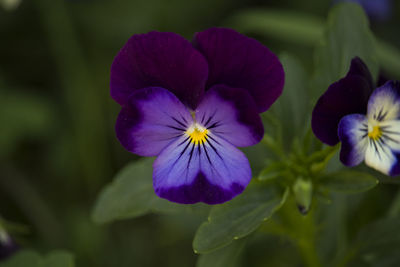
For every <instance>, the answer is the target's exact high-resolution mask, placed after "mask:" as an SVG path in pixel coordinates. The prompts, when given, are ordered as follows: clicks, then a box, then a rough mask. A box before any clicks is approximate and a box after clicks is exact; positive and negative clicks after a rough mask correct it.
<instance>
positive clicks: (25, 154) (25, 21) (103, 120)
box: [0, 0, 400, 267]
mask: <svg viewBox="0 0 400 267" xmlns="http://www.w3.org/2000/svg"><path fill="white" fill-rule="evenodd" d="M331 5H332V3H331V1H328V0H324V1H321V0H303V1H289V0H281V1H272V0H271V1H268V0H203V1H185V0H146V1H138V0H113V1H112V0H69V1H67V0H34V1H33V0H22V1H21V3H20V5H18V6H16V7H15V8H14V9H6V8H2V7H1V6H0V123H1V130H0V215H1V216H2V217H4V218H5V219H6V220H8V221H10V222H13V223H18V224H21V225H22V227H16V228H17V230H15V231H11V232H10V234H11V235H12V236H13V238H14V239H15V240H16V241H17V243H18V244H19V245H20V246H21V247H23V248H32V249H34V250H37V251H39V252H41V253H47V252H49V251H52V250H54V249H65V250H68V251H70V252H72V253H73V254H74V255H75V258H76V263H77V266H85V267H90V266H96V267H102V266H104V267H106V266H118V267H125V266H171V267H172V266H173V267H178V266H194V265H195V262H196V257H197V256H196V255H195V254H194V253H193V250H192V245H191V244H192V239H193V236H194V233H195V231H196V229H197V227H198V226H199V224H200V223H201V222H202V221H204V220H205V219H206V217H207V213H206V212H205V211H200V212H196V213H184V214H177V215H152V214H150V215H146V216H144V217H141V218H137V219H131V220H125V221H121V222H117V223H113V224H111V225H104V226H98V225H95V224H94V223H93V222H92V221H91V217H90V213H91V210H92V208H93V205H94V203H95V200H96V196H97V195H98V193H99V191H100V190H101V188H102V187H103V186H104V185H105V184H107V183H109V182H111V181H112V178H113V176H114V175H115V173H116V172H117V171H118V170H119V169H121V168H122V167H123V166H124V165H126V164H127V163H128V162H130V161H132V160H136V159H137V156H135V155H133V154H130V153H128V152H127V151H125V150H124V149H123V147H122V146H121V145H120V144H119V143H118V141H117V139H116V138H115V134H114V122H115V119H116V116H117V114H118V111H119V108H120V107H119V106H118V105H117V104H116V103H115V102H113V101H112V99H111V98H110V97H109V74H110V73H109V70H110V66H111V63H112V60H113V58H114V56H115V55H116V54H117V52H118V51H119V49H120V48H121V47H122V46H123V45H124V43H125V42H126V41H127V39H128V38H129V37H130V36H131V35H133V34H135V33H144V32H148V31H151V30H159V31H172V32H176V33H179V34H181V35H183V36H185V37H186V38H188V39H191V37H192V36H193V34H194V33H195V32H197V31H201V30H204V29H206V28H208V27H212V26H232V27H236V26H237V25H236V26H235V25H234V24H230V23H231V21H232V18H233V17H234V16H236V15H238V14H241V13H242V12H244V11H245V10H247V9H249V8H251V9H252V10H254V9H256V10H267V11H268V10H276V9H279V10H285V11H290V12H293V13H300V14H304V16H305V17H306V18H307V17H309V18H310V19H311V20H314V17H315V19H316V20H319V19H321V20H323V19H325V18H326V15H327V13H328V10H329V8H330V7H331ZM398 15H399V5H398V3H395V5H394V7H393V9H392V14H391V16H390V17H389V18H387V19H385V20H372V30H373V32H374V33H375V35H376V36H377V37H379V38H381V39H384V40H386V41H389V42H390V43H391V44H392V45H394V46H395V47H396V46H397V47H400V35H399V34H398V29H399V27H400V20H399V19H398V18H399V16H398ZM239 28H240V27H239ZM248 34H249V35H251V36H253V37H256V38H257V39H259V40H260V41H262V42H263V43H265V44H266V45H267V46H268V47H269V48H270V49H271V50H272V51H274V52H275V53H277V54H280V53H281V52H284V51H285V52H289V53H291V54H293V55H295V56H296V57H297V58H298V59H300V60H301V62H302V64H303V65H304V66H305V67H306V72H311V70H312V66H313V61H312V57H313V48H314V46H312V45H307V44H306V43H307V42H304V43H302V44H299V43H296V42H291V41H290V40H286V41H285V40H282V39H280V38H276V37H277V36H276V35H275V36H274V35H271V37H270V38H268V35H267V34H266V35H262V36H261V35H260V34H258V33H256V32H253V33H251V32H249V33H248ZM293 34H296V33H295V32H294V33H293ZM278 37H279V36H278ZM388 75H389V76H388V78H393V77H391V76H390V74H388ZM255 168H256V171H257V166H255ZM380 190H384V189H382V188H381V189H380ZM384 195H385V194H384V193H381V192H378V191H374V192H372V193H371V194H370V195H369V197H370V198H372V199H373V202H374V203H376V206H377V209H375V210H374V209H372V211H371V212H369V211H367V212H366V213H365V214H364V215H363V216H367V217H368V216H374V214H373V213H374V212H378V211H379V206H380V205H384V204H385V203H387V202H388V200H386V199H385V197H384ZM376 199H379V201H378V202H375V200H376ZM376 210H378V211H376ZM20 228H22V229H20ZM278 241H279V240H276V239H274V238H272V239H268V240H267V241H265V240H264V241H263V242H260V245H259V246H255V245H254V246H253V248H252V249H251V250H249V252H248V254H249V255H247V257H248V259H249V264H250V265H248V266H266V265H263V264H264V263H265V254H263V253H264V252H263V251H266V250H268V249H271V247H274V246H275V243H276V242H278ZM280 246H281V247H282V248H284V249H285V251H286V252H285V253H294V254H293V255H294V256H293V261H296V257H298V256H296V255H295V254H296V252H293V248H291V247H290V246H289V245H288V244H286V243H283V244H280ZM276 253H278V254H279V253H283V250H281V251H280V252H279V251H278V252H276ZM278 256H279V255H278ZM278 256H277V257H278ZM271 264H272V265H270V266H296V265H295V263H293V264H294V265H290V264H291V263H290V262H289V263H288V265H274V263H273V262H272V263H271Z"/></svg>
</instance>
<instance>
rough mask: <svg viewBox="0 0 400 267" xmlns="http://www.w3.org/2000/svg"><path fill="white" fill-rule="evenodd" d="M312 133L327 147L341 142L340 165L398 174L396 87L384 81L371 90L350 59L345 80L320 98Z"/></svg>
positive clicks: (361, 68) (399, 101)
mask: <svg viewBox="0 0 400 267" xmlns="http://www.w3.org/2000/svg"><path fill="white" fill-rule="evenodd" d="M312 129H313V131H314V134H315V135H316V136H317V137H318V138H319V139H320V140H321V141H322V142H324V143H326V144H328V145H335V144H337V143H338V142H339V141H340V142H341V151H340V160H341V161H342V163H343V164H344V165H346V166H349V167H352V166H356V165H358V164H360V163H361V162H362V161H365V163H366V164H367V165H368V166H370V167H372V168H374V169H376V170H378V171H380V172H382V173H384V174H387V175H392V176H394V175H398V174H400V161H399V160H400V84H399V83H398V82H394V81H388V82H387V83H385V84H384V85H383V86H381V87H378V88H377V89H375V90H373V84H372V78H371V74H370V73H369V70H368V68H367V67H366V65H365V64H364V63H363V62H362V60H361V59H359V58H355V59H353V60H352V62H351V67H350V70H349V72H348V73H347V75H346V77H344V78H343V79H341V80H339V81H338V82H336V83H333V84H332V85H331V86H330V87H329V88H328V90H327V91H326V92H325V93H324V94H323V95H322V96H321V97H320V99H319V100H318V102H317V104H316V106H315V107H314V110H313V116H312Z"/></svg>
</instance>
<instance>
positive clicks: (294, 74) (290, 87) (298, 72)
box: [272, 53, 311, 147]
mask: <svg viewBox="0 0 400 267" xmlns="http://www.w3.org/2000/svg"><path fill="white" fill-rule="evenodd" d="M280 60H281V62H282V65H283V68H284V70H285V87H284V88H283V93H282V95H281V96H280V97H279V98H278V100H277V101H276V103H274V105H273V106H272V111H273V112H274V114H275V116H276V117H277V119H278V120H280V121H281V122H284V123H283V135H284V136H283V140H284V141H285V143H286V144H288V146H290V144H291V142H290V141H289V142H288V141H287V140H291V139H293V137H294V136H296V135H297V136H298V135H299V133H302V132H303V129H304V128H305V127H304V125H305V122H306V116H307V110H308V108H309V107H310V106H311V102H310V98H309V97H308V94H307V81H308V79H307V74H306V73H305V71H304V67H303V66H302V64H301V63H300V62H299V61H298V60H297V59H296V58H295V57H294V56H292V55H290V54H287V53H284V54H282V55H281V56H280ZM306 125H307V124H306ZM288 146H287V147H288Z"/></svg>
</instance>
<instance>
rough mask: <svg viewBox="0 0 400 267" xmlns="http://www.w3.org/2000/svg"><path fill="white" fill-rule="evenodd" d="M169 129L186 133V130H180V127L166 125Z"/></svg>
mask: <svg viewBox="0 0 400 267" xmlns="http://www.w3.org/2000/svg"><path fill="white" fill-rule="evenodd" d="M166 126H167V127H168V128H171V129H175V130H178V131H183V132H184V131H186V130H185V129H182V128H178V127H175V126H171V125H166Z"/></svg>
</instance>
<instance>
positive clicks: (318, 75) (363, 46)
mask: <svg viewBox="0 0 400 267" xmlns="http://www.w3.org/2000/svg"><path fill="white" fill-rule="evenodd" d="M376 51H377V49H376V41H375V37H374V36H373V34H372V32H371V30H370V29H369V23H368V18H367V16H366V15H365V13H364V11H363V9H362V8H361V6H359V5H357V4H354V3H343V4H339V5H336V6H335V7H333V8H332V10H331V11H330V12H329V16H328V22H327V28H326V32H325V36H324V38H323V40H322V44H321V47H320V48H318V49H317V50H316V54H315V62H316V63H315V70H316V72H315V80H314V89H315V90H316V96H318V97H319V96H320V95H321V94H322V93H323V92H324V91H325V90H326V89H327V88H328V86H329V85H330V84H331V83H333V82H335V81H337V80H339V79H340V78H342V77H344V76H345V75H346V73H347V71H348V70H349V67H350V62H351V59H352V58H354V57H356V56H358V57H360V58H361V59H363V61H364V62H365V63H366V64H367V66H368V68H369V69H370V71H371V74H372V76H373V77H374V78H375V79H376V78H377V77H378V70H379V66H378V57H377V54H376Z"/></svg>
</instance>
